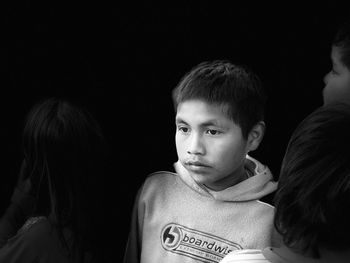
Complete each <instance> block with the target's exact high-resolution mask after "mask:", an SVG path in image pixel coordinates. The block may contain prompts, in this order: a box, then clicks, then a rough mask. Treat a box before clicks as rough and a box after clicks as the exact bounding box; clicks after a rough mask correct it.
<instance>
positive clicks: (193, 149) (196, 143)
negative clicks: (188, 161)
mask: <svg viewBox="0 0 350 263" xmlns="http://www.w3.org/2000/svg"><path fill="white" fill-rule="evenodd" d="M191 137H192V138H191V139H190V143H189V146H188V150H187V153H188V154H204V153H205V148H204V145H203V142H202V140H201V138H200V136H199V135H195V134H194V135H192V136H191Z"/></svg>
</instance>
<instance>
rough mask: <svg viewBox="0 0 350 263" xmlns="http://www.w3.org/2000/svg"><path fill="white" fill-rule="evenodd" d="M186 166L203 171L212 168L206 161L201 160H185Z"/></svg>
mask: <svg viewBox="0 0 350 263" xmlns="http://www.w3.org/2000/svg"><path fill="white" fill-rule="evenodd" d="M185 166H187V168H188V169H189V170H191V171H194V172H201V171H204V170H206V169H208V168H210V166H209V165H207V164H206V163H203V162H199V161H187V162H185Z"/></svg>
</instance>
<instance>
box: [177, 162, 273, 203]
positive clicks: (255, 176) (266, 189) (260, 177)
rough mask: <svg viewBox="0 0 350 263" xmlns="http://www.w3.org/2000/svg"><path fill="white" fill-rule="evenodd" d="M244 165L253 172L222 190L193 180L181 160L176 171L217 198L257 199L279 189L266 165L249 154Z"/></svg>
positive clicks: (223, 199) (202, 191) (194, 187)
mask: <svg viewBox="0 0 350 263" xmlns="http://www.w3.org/2000/svg"><path fill="white" fill-rule="evenodd" d="M244 167H245V169H246V170H248V174H252V175H251V176H250V177H249V178H247V179H246V180H244V181H242V182H240V183H238V184H236V185H233V186H231V187H228V188H226V189H224V190H222V191H213V190H211V189H209V188H207V187H206V186H204V185H203V184H198V183H197V182H196V181H195V180H193V178H192V177H191V176H190V174H189V172H188V171H187V170H186V168H185V167H184V166H183V165H182V164H181V162H180V161H177V162H176V163H175V164H174V168H175V171H176V172H177V174H178V175H179V177H180V178H181V179H182V180H183V181H184V182H185V183H186V184H187V185H188V186H189V187H190V188H192V189H193V190H194V191H196V192H198V193H199V194H201V195H204V196H208V197H211V198H213V199H215V200H220V201H234V202H237V201H240V202H243V201H251V200H257V199H260V198H262V197H263V196H265V195H267V194H270V193H272V192H274V191H275V190H276V189H277V182H275V181H274V180H273V176H272V173H271V171H270V169H269V168H268V167H267V166H266V165H263V164H262V163H260V162H259V161H257V160H256V159H254V158H252V157H250V156H249V155H247V156H246V161H245V164H244Z"/></svg>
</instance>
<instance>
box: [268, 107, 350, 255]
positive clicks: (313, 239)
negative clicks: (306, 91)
mask: <svg viewBox="0 0 350 263" xmlns="http://www.w3.org/2000/svg"><path fill="white" fill-rule="evenodd" d="M349 134H350V106H349V105H345V104H329V105H327V106H323V107H321V108H319V109H317V110H316V111H314V112H313V113H311V114H310V115H309V116H308V117H306V118H305V119H304V120H303V121H302V122H301V123H300V124H299V125H298V127H297V128H296V130H295V131H294V133H293V134H292V137H291V139H290V141H289V144H288V147H287V151H286V154H285V156H284V159H283V162H282V167H281V173H280V177H279V186H278V190H277V193H276V196H275V206H276V214H275V220H274V224H275V227H276V229H277V231H278V232H279V233H280V234H281V235H282V237H283V241H284V243H285V244H286V245H287V246H288V247H290V248H296V249H300V250H301V252H302V253H304V252H306V251H308V252H310V251H311V252H312V254H313V256H314V257H315V258H318V257H319V255H320V253H319V252H320V250H321V249H327V250H333V251H337V250H339V251H341V250H345V249H349V248H350V224H349V222H350V213H348V209H349V207H350V155H349V146H350V136H349Z"/></svg>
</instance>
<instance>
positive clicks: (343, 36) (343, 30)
mask: <svg viewBox="0 0 350 263" xmlns="http://www.w3.org/2000/svg"><path fill="white" fill-rule="evenodd" d="M333 46H335V47H338V48H339V49H340V60H341V62H342V63H343V64H344V65H345V66H346V67H347V68H348V69H349V70H350V20H349V21H345V22H343V24H341V25H340V26H339V28H338V30H337V33H336V34H335V37H334V39H333Z"/></svg>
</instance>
